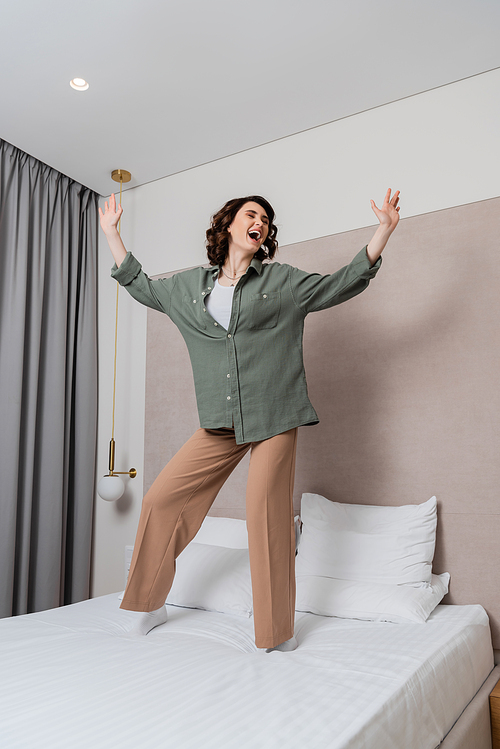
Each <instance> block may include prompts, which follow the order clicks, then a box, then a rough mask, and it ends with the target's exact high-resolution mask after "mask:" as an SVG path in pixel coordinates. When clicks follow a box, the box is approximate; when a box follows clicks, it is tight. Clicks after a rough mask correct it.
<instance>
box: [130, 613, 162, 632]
mask: <svg viewBox="0 0 500 749" xmlns="http://www.w3.org/2000/svg"><path fill="white" fill-rule="evenodd" d="M166 621H167V609H166V607H165V606H162V607H161V608H160V609H156V611H146V612H144V613H143V614H142V615H141V618H140V619H139V621H138V622H137V624H136V625H135V627H134V628H133V629H131V630H130V634H131V635H147V634H148V632H151V630H152V629H154V628H155V627H159V626H160V624H165V622H166Z"/></svg>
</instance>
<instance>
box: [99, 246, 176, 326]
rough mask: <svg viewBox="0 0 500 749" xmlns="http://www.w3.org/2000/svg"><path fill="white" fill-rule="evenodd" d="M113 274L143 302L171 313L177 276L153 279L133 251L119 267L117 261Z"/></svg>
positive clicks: (160, 310)
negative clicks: (143, 268)
mask: <svg viewBox="0 0 500 749" xmlns="http://www.w3.org/2000/svg"><path fill="white" fill-rule="evenodd" d="M111 276H112V278H114V279H115V280H116V281H118V283H119V284H120V286H123V287H124V288H125V289H126V290H127V291H128V293H129V294H130V295H131V296H132V297H133V298H134V299H136V300H137V301H138V302H140V303H141V304H144V305H146V307H151V308H152V309H155V310H158V312H164V313H165V314H167V315H168V314H169V312H170V306H171V303H172V291H173V289H174V287H175V280H176V277H175V276H171V277H170V278H159V279H155V280H151V279H150V278H149V277H148V276H147V275H146V274H145V273H144V271H143V270H142V265H141V264H140V262H139V261H138V260H137V258H135V257H134V256H133V255H132V253H131V252H127V254H126V256H125V258H124V259H123V261H122V263H121V265H120V267H119V268H118V266H117V265H116V263H115V264H114V265H113V267H112V269H111Z"/></svg>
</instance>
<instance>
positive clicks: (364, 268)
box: [290, 247, 382, 315]
mask: <svg viewBox="0 0 500 749" xmlns="http://www.w3.org/2000/svg"><path fill="white" fill-rule="evenodd" d="M381 264H382V258H381V257H380V258H379V259H378V260H377V262H376V263H375V264H374V265H371V263H370V260H369V258H368V255H367V253H366V247H364V248H363V249H362V250H361V251H360V252H358V254H357V255H356V256H355V257H354V259H353V260H352V261H351V262H350V263H349V265H346V266H344V267H343V268H340V270H338V271H336V272H335V273H332V274H330V275H327V276H322V275H320V274H319V273H306V272H305V271H302V270H299V269H298V268H293V267H290V285H291V292H292V296H293V299H294V301H295V304H296V305H297V307H299V309H300V310H302V312H303V314H304V315H307V314H309V312H317V311H318V310H322V309H328V308H329V307H334V306H335V305H336V304H341V303H342V302H345V301H347V300H348V299H351V298H352V297H354V296H356V295H357V294H360V293H361V292H362V291H364V290H365V289H366V287H367V286H368V284H369V283H370V281H371V279H372V278H374V277H375V276H376V274H377V272H378V270H379V268H380V266H381Z"/></svg>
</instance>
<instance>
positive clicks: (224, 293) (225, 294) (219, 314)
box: [205, 278, 234, 330]
mask: <svg viewBox="0 0 500 749" xmlns="http://www.w3.org/2000/svg"><path fill="white" fill-rule="evenodd" d="M233 295H234V286H221V285H220V283H219V279H218V278H217V279H216V281H215V286H214V289H213V291H212V293H211V294H210V295H209V296H207V297H206V298H205V306H206V308H207V310H208V311H209V312H210V314H211V315H212V317H213V318H214V320H217V322H218V323H219V325H222V327H223V328H225V329H226V330H227V329H228V328H229V320H230V319H231V310H232V308H233Z"/></svg>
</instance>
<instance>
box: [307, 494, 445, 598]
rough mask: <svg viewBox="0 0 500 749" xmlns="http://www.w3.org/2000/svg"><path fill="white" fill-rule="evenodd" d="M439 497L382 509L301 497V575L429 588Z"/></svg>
mask: <svg viewBox="0 0 500 749" xmlns="http://www.w3.org/2000/svg"><path fill="white" fill-rule="evenodd" d="M436 505H437V502H436V497H431V499H429V500H428V501H427V502H424V503H423V504H420V505H404V506H402V507H385V506H384V507H381V506H374V505H352V504H340V503H339V502H330V501H329V500H328V499H325V497H322V496H320V495H319V494H303V495H302V507H301V519H302V523H303V525H302V538H301V541H300V546H299V553H298V556H297V565H296V572H297V575H313V576H319V577H332V578H338V579H341V580H352V581H356V582H365V583H382V584H385V585H389V584H393V585H402V584H406V585H414V586H417V587H418V586H423V587H428V586H429V585H430V582H431V574H432V559H433V557H434V547H435V542H436V523H437V510H436Z"/></svg>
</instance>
